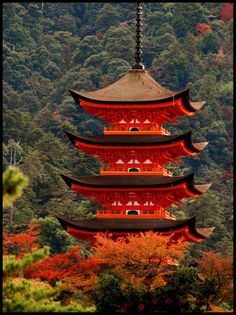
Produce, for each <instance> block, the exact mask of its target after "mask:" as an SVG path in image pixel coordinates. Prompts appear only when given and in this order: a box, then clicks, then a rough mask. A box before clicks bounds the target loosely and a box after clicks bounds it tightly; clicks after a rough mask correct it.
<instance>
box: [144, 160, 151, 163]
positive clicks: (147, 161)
mask: <svg viewBox="0 0 236 315" xmlns="http://www.w3.org/2000/svg"><path fill="white" fill-rule="evenodd" d="M144 164H152V162H151V161H150V160H146V161H145V162H144Z"/></svg>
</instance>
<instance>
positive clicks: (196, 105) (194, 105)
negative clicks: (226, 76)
mask: <svg viewBox="0 0 236 315" xmlns="http://www.w3.org/2000/svg"><path fill="white" fill-rule="evenodd" d="M68 90H69V92H70V94H71V95H72V97H73V98H74V100H75V102H76V103H77V104H78V105H80V100H84V101H87V102H91V103H94V104H103V105H104V104H107V105H144V106H145V105H147V106H148V105H149V104H150V105H151V104H163V103H166V102H171V101H173V98H174V99H175V100H176V99H179V98H181V99H182V102H183V106H184V107H185V108H186V109H187V110H188V111H189V112H195V111H197V110H199V109H200V108H201V107H202V106H203V105H204V103H205V102H190V100H189V89H185V90H182V91H178V92H173V94H172V95H171V96H168V97H165V98H160V99H152V100H142V101H138V100H136V101H112V100H106V99H104V100H98V99H94V98H91V97H89V96H86V95H84V94H83V93H81V92H79V91H75V90H72V89H68Z"/></svg>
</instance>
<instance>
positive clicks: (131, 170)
mask: <svg viewBox="0 0 236 315" xmlns="http://www.w3.org/2000/svg"><path fill="white" fill-rule="evenodd" d="M128 171H129V172H130V173H134V172H139V171H140V169H139V168H134V167H133V168H129V169H128Z"/></svg>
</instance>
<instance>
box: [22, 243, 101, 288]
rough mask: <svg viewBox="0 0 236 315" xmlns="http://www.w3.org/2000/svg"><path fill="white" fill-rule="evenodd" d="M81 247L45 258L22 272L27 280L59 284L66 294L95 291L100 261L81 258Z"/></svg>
mask: <svg viewBox="0 0 236 315" xmlns="http://www.w3.org/2000/svg"><path fill="white" fill-rule="evenodd" d="M81 250H82V247H81V246H76V247H74V248H72V249H71V250H70V251H69V252H68V253H64V254H57V255H55V256H52V257H46V258H44V259H43V260H41V261H40V262H37V263H34V264H32V265H30V266H29V267H28V268H27V269H26V270H25V272H24V276H25V278H27V279H40V280H43V281H48V282H49V283H50V284H51V285H55V283H56V282H57V281H60V282H61V289H62V290H65V291H67V292H77V293H81V292H84V293H90V292H91V291H94V290H95V286H96V281H97V273H98V272H99V270H100V266H99V263H100V260H99V259H95V258H83V257H82V255H81Z"/></svg>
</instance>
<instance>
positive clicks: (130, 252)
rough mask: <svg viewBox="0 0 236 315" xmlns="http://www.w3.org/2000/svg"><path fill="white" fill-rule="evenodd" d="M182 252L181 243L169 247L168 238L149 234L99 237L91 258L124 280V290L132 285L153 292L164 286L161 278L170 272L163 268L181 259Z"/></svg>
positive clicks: (163, 280) (101, 235)
mask: <svg viewBox="0 0 236 315" xmlns="http://www.w3.org/2000/svg"><path fill="white" fill-rule="evenodd" d="M184 250H185V243H184V241H182V240H179V241H178V242H177V241H175V242H174V243H172V241H171V236H160V235H158V234H157V233H155V232H152V231H150V232H145V233H140V234H139V235H130V236H128V237H126V238H125V237H120V238H118V239H116V240H113V239H112V237H111V236H107V235H104V234H102V233H101V234H99V235H97V236H96V242H95V245H94V248H93V254H94V257H98V258H102V259H103V260H104V261H106V262H107V264H110V265H111V266H112V267H113V270H114V271H115V272H117V273H118V274H119V275H120V276H122V278H124V286H126V285H128V284H130V283H131V284H135V285H136V286H140V287H143V286H144V287H145V288H147V289H150V290H153V289H155V288H157V287H159V286H163V285H165V284H166V280H165V277H164V276H165V275H167V274H168V273H171V272H172V271H171V270H170V268H169V270H168V269H167V268H164V264H165V262H166V261H167V260H168V259H177V258H182V257H183V256H184Z"/></svg>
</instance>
